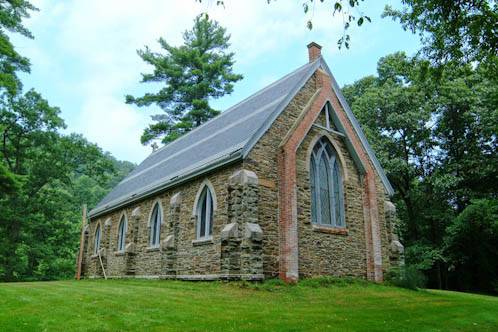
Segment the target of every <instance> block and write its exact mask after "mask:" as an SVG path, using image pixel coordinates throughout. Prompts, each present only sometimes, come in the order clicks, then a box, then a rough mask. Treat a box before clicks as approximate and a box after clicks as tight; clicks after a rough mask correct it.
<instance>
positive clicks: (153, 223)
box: [149, 203, 162, 247]
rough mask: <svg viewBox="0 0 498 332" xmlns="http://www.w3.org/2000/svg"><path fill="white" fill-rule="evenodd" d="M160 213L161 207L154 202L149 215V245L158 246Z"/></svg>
mask: <svg viewBox="0 0 498 332" xmlns="http://www.w3.org/2000/svg"><path fill="white" fill-rule="evenodd" d="M161 218H162V213H161V207H160V206H159V203H156V204H154V208H153V209H152V214H151V215H150V222H149V225H150V234H149V243H150V246H151V247H158V246H159V241H160V234H161V222H162V220H161Z"/></svg>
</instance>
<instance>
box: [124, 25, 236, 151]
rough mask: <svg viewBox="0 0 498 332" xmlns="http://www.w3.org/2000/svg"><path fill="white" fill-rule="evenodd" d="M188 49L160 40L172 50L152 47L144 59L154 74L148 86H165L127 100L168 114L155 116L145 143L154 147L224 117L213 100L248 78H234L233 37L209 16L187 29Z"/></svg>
mask: <svg viewBox="0 0 498 332" xmlns="http://www.w3.org/2000/svg"><path fill="white" fill-rule="evenodd" d="M183 39H184V45H182V46H179V47H175V46H171V45H170V44H168V42H166V40H164V39H163V38H160V39H159V44H160V45H161V48H162V49H163V50H164V51H165V52H166V53H165V54H163V53H156V52H153V51H151V50H150V49H149V48H148V47H146V48H145V50H139V51H138V54H139V56H140V57H141V58H142V59H143V60H144V61H145V62H146V63H148V64H150V65H151V66H152V67H153V68H154V71H153V72H152V73H149V74H142V83H151V82H152V83H158V82H159V83H163V84H164V86H163V87H162V88H161V89H160V91H159V92H157V93H146V94H145V95H144V96H142V97H138V98H136V97H133V96H130V95H128V96H126V102H127V103H129V104H135V105H137V106H139V107H142V106H149V105H151V104H155V105H157V106H159V107H160V108H161V109H162V110H163V111H164V113H165V114H161V115H154V116H153V117H152V119H153V120H154V121H155V123H153V124H151V125H150V126H149V127H148V128H146V129H145V130H144V133H143V135H142V138H141V141H142V143H143V144H149V143H151V142H152V141H154V140H156V139H159V138H160V139H162V142H163V143H167V142H171V141H173V140H175V139H177V138H178V137H180V136H181V135H183V134H185V133H186V132H189V131H190V130H192V128H194V127H197V126H199V125H201V124H202V123H204V122H206V121H207V120H209V119H211V118H212V117H214V116H215V115H217V114H218V113H219V111H217V110H215V109H213V108H211V107H210V106H209V99H210V98H219V97H221V96H224V95H225V94H230V93H231V92H232V91H233V83H234V82H237V81H239V80H240V79H242V75H238V74H234V73H233V71H232V67H233V64H234V60H233V56H234V54H233V53H228V52H227V49H228V47H229V43H228V41H229V39H230V36H229V35H227V33H226V30H225V29H224V28H223V27H221V26H220V25H219V24H218V23H217V22H216V21H212V20H210V19H209V18H208V17H207V15H199V16H197V17H196V18H195V20H194V26H193V28H192V30H189V31H185V33H184V35H183Z"/></svg>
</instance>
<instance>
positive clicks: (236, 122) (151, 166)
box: [120, 97, 283, 183]
mask: <svg viewBox="0 0 498 332" xmlns="http://www.w3.org/2000/svg"><path fill="white" fill-rule="evenodd" d="M282 99H283V97H280V98H278V99H275V100H274V101H272V102H271V103H269V104H266V105H264V106H262V107H260V108H258V109H255V110H254V111H253V112H250V113H249V114H247V115H245V116H243V117H241V118H239V119H238V120H236V121H234V122H232V123H231V124H229V125H227V126H226V127H224V128H222V129H220V130H217V131H215V132H212V133H211V134H210V135H208V136H206V137H204V138H203V139H201V140H199V141H197V142H195V143H194V144H191V145H189V146H187V147H185V148H183V149H181V150H179V151H176V152H175V153H172V154H170V155H168V156H167V157H166V158H164V159H161V160H159V161H158V162H157V163H154V164H152V165H150V166H149V167H146V168H145V169H143V170H141V171H139V172H137V173H135V174H133V175H131V176H127V177H126V178H124V179H123V180H122V181H121V182H120V183H126V182H128V181H130V180H132V179H134V178H136V177H137V176H139V175H141V174H144V173H146V172H148V171H150V170H152V169H154V168H156V167H157V166H159V165H160V164H164V163H165V162H167V161H169V160H171V159H172V158H175V157H176V156H177V155H179V154H181V153H183V152H185V151H187V150H189V149H191V148H193V147H195V146H197V145H199V144H202V143H204V142H205V141H206V140H208V139H210V138H212V137H215V136H218V135H220V134H222V133H223V132H224V131H226V130H227V129H230V128H232V127H234V126H236V125H238V124H239V123H241V122H244V121H246V120H248V119H250V118H252V117H253V116H255V115H258V114H259V113H261V112H264V111H265V110H267V109H268V108H270V107H271V106H273V105H275V104H276V103H279V102H280V101H281V100H282Z"/></svg>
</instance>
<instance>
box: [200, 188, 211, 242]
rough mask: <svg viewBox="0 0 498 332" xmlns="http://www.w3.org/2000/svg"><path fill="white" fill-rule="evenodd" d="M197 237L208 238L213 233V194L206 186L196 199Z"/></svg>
mask: <svg viewBox="0 0 498 332" xmlns="http://www.w3.org/2000/svg"><path fill="white" fill-rule="evenodd" d="M196 214H197V238H198V239H203V238H209V237H210V236H211V235H212V234H213V196H212V193H211V190H209V187H208V186H204V188H203V189H202V192H201V195H200V196H199V200H198V201H197V213H196Z"/></svg>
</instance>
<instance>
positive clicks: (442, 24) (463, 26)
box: [384, 0, 498, 63]
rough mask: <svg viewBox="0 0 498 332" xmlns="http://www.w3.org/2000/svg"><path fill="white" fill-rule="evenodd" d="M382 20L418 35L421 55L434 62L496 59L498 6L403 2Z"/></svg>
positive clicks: (431, 0) (442, 0)
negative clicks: (423, 54) (390, 21)
mask: <svg viewBox="0 0 498 332" xmlns="http://www.w3.org/2000/svg"><path fill="white" fill-rule="evenodd" d="M402 3H403V5H404V6H403V8H401V9H394V8H393V7H391V6H386V9H385V11H384V16H388V17H392V18H393V19H395V20H399V22H400V23H401V25H402V26H403V28H404V29H405V30H409V31H411V32H413V33H418V34H419V35H420V37H421V40H422V43H423V44H424V48H423V52H424V53H425V54H426V55H427V56H428V57H429V58H430V59H432V60H434V61H435V62H448V61H450V60H451V61H460V62H463V63H469V62H471V61H479V62H487V61H490V60H493V58H495V57H496V56H497V55H498V53H497V52H498V3H497V2H496V1H490V0H480V1H446V0H402Z"/></svg>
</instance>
